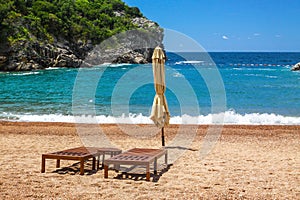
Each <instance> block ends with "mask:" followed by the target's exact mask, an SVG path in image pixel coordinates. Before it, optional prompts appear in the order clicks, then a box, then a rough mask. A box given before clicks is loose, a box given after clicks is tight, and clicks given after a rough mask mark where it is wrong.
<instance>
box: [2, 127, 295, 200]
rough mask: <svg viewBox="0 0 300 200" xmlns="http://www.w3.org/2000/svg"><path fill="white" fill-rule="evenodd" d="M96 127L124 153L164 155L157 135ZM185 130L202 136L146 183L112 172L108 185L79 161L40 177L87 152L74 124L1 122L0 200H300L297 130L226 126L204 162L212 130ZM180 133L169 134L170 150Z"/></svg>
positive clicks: (169, 131) (100, 174)
mask: <svg viewBox="0 0 300 200" xmlns="http://www.w3.org/2000/svg"><path fill="white" fill-rule="evenodd" d="M87 126H88V125H87ZM98 126H100V127H101V129H102V130H105V133H106V135H107V137H108V138H109V140H110V141H112V142H113V143H114V144H115V145H117V147H118V148H120V149H122V150H123V151H124V150H127V149H130V148H134V147H146V148H159V147H160V135H159V134H157V135H154V136H153V137H151V138H147V139H141V138H136V137H132V136H129V135H128V134H125V133H124V132H123V131H122V130H121V129H119V128H118V126H117V125H114V124H107V125H98ZM148 126H150V125H140V127H142V128H143V129H144V130H145V131H147V127H148ZM127 128H128V129H129V130H130V128H131V129H134V126H133V125H127ZM181 128H183V129H184V130H185V131H186V132H187V133H188V132H189V130H190V129H191V128H196V129H197V134H196V136H195V137H194V139H193V142H192V144H191V146H190V148H188V149H186V151H184V154H183V155H182V156H181V157H180V158H178V159H177V160H176V161H175V162H174V163H172V165H169V166H163V165H162V166H160V167H159V173H158V175H153V174H151V179H150V182H147V181H145V176H144V175H143V173H141V174H138V173H137V175H133V176H128V177H125V176H120V173H117V172H115V171H113V170H110V171H109V178H108V179H104V174H103V170H101V169H100V170H99V171H96V170H91V164H90V162H87V163H86V166H85V169H86V170H85V174H84V175H83V176H81V175H79V165H78V162H76V161H75V162H74V161H61V168H60V169H56V168H55V160H49V161H47V164H46V173H41V172H40V171H41V155H42V154H43V153H50V152H55V151H59V150H64V149H68V148H73V147H77V146H82V145H83V143H82V140H81V138H80V136H79V135H78V133H77V129H76V126H75V124H71V123H26V122H0V144H1V145H0V148H1V151H0V166H1V167H0V177H1V178H0V191H1V192H0V199H300V126H254V125H251V126H242V125H226V126H224V127H223V129H222V134H221V136H220V138H219V139H218V141H217V143H216V145H215V146H214V148H213V149H212V151H211V152H210V153H209V154H208V155H207V156H205V157H204V158H202V159H200V158H199V152H200V151H201V144H202V142H203V140H204V138H205V135H206V132H207V129H208V126H204V125H203V126H194V127H192V126H189V125H185V126H181ZM177 130H178V125H171V126H169V127H167V128H166V130H165V131H166V143H167V144H168V142H169V141H170V140H172V139H173V138H174V137H175V135H176V131H177Z"/></svg>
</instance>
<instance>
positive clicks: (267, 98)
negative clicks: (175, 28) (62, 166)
mask: <svg viewBox="0 0 300 200" xmlns="http://www.w3.org/2000/svg"><path fill="white" fill-rule="evenodd" d="M207 56H208V55H203V53H195V52H193V53H171V52H168V53H167V62H166V84H167V87H168V89H167V91H166V97H167V101H168V104H169V109H170V113H171V116H172V117H171V123H173V124H211V123H225V124H298V125H300V72H293V71H291V70H290V69H291V67H292V66H293V65H294V64H296V63H297V62H300V53H267V52H264V53H249V52H248V53H247V52H243V53H241V52H240V53H237V52H234V53H229V52H226V53H223V52H222V53H221V52H219V53H209V56H210V57H207ZM0 84H1V86H0V103H1V106H0V120H11V121H46V122H52V121H55V122H89V120H90V119H91V118H92V119H96V121H97V123H116V122H118V123H151V121H150V120H149V115H150V111H151V106H152V101H153V97H154V95H155V91H154V87H153V76H152V66H151V64H145V65H133V64H106V65H101V66H95V67H93V68H79V69H66V68H60V69H58V68H51V69H48V70H38V71H27V72H0ZM74 116H77V118H74ZM214 116H215V119H213V118H214ZM216 116H219V118H218V117H216ZM221 118H222V119H221Z"/></svg>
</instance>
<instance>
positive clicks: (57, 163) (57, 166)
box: [56, 159, 60, 168]
mask: <svg viewBox="0 0 300 200" xmlns="http://www.w3.org/2000/svg"><path fill="white" fill-rule="evenodd" d="M59 167H60V159H57V160H56V168H59Z"/></svg>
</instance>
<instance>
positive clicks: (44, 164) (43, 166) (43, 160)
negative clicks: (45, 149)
mask: <svg viewBox="0 0 300 200" xmlns="http://www.w3.org/2000/svg"><path fill="white" fill-rule="evenodd" d="M45 168H46V159H45V157H44V156H42V169H41V172H42V173H44V172H45Z"/></svg>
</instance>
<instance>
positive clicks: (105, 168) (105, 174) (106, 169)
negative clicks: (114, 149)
mask: <svg viewBox="0 0 300 200" xmlns="http://www.w3.org/2000/svg"><path fill="white" fill-rule="evenodd" d="M104 178H108V165H104Z"/></svg>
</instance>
